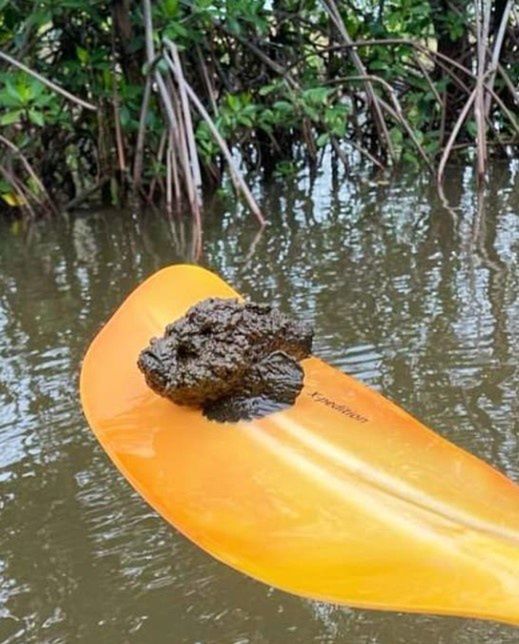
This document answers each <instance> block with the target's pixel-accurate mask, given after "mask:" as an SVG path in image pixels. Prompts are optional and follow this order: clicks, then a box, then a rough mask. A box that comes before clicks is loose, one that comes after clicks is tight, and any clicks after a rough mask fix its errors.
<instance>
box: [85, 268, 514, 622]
mask: <svg viewBox="0 0 519 644" xmlns="http://www.w3.org/2000/svg"><path fill="white" fill-rule="evenodd" d="M236 295H237V294H236V292H235V291H234V290H233V289H232V288H231V287H230V286H229V285H227V284H226V283H225V282H224V281H222V280H221V279H220V278H219V277H218V276H216V275H214V274H213V273H210V272H209V271H207V270H204V269H202V268H199V267H195V266H188V265H178V266H171V267H169V268H165V269H163V270H161V271H159V272H158V273H156V274H155V275H153V276H152V277H150V278H149V279H148V280H146V281H145V282H144V283H143V284H142V285H140V286H139V287H138V288H137V289H136V290H135V291H134V292H133V293H132V294H131V295H130V296H129V297H128V298H127V299H126V301H125V302H124V303H123V304H122V306H121V307H120V308H119V310H118V311H117V312H116V313H115V314H114V315H113V317H112V318H111V319H110V320H109V322H108V323H107V324H106V326H105V327H104V328H103V329H102V330H101V331H100V332H99V334H98V336H97V337H96V338H95V339H94V341H93V342H92V344H91V346H90V348H89V349H88V352H87V354H86V356H85V359H84V362H83V367H82V371H81V400H82V404H83V408H84V411H85V414H86V417H87V419H88V422H89V424H90V426H91V427H92V429H93V431H94V432H95V434H96V436H97V438H98V440H99V442H100V443H101V445H102V446H103V448H104V449H105V451H106V452H107V453H108V455H109V456H110V458H111V459H112V460H113V462H114V463H115V465H116V466H117V467H118V468H119V470H120V471H121V472H122V474H123V475H124V476H125V477H126V478H127V479H128V480H129V482H130V483H131V484H132V485H133V486H134V487H135V489H136V490H138V492H139V493H140V494H141V495H142V496H143V497H144V499H146V501H148V503H149V504H150V505H151V506H152V507H153V508H155V510H156V511H157V512H159V513H160V514H161V515H162V516H163V517H164V518H165V519H166V520H167V521H169V522H170V523H171V524H173V525H174V526H175V528H177V529H178V530H180V531H181V532H182V533H183V534H184V535H185V536H187V537H189V538H190V539H191V540H192V541H194V542H195V543H196V544H198V545H199V546H200V547H201V548H203V549H204V550H206V551H207V552H208V553H210V554H211V555H213V556H214V557H216V558H217V559H219V560H220V561H223V562H225V563H227V564H229V565H230V566H233V567H234V568H236V569H237V570H239V571H241V572H244V573H246V574H248V575H250V576H252V577H255V578H256V579H259V580H261V581H264V582H266V583H268V584H271V585H273V586H277V587H278V588H281V589H284V590H286V591H289V592H292V593H296V594H299V595H303V596H305V597H312V598H316V599H320V600H326V601H330V602H335V603H343V604H348V605H350V606H358V607H365V608H378V609H385V610H398V611H418V612H427V613H441V614H452V615H465V616H471V617H480V618H486V619H495V620H499V621H503V622H509V623H512V624H519V486H518V485H516V484H515V483H513V482H512V481H510V480H509V479H507V478H506V477H505V476H503V475H502V474H500V473H499V472H498V471H496V470H495V469H493V468H492V467H490V466H489V465H487V464H486V463H484V462H482V461H480V460H479V459H477V458H476V457H474V456H472V455H471V454H468V453H467V452H465V451H463V450H461V449H460V448H458V447H456V446H455V445H453V444H452V443H449V442H448V441H446V440H445V439H443V438H441V437H440V436H439V435H437V434H435V433H434V432H432V431H431V430H429V429H427V428H426V427H424V426H423V425H422V424H421V423H419V422H418V421H417V420H415V419H414V418H412V417H411V416H410V415H409V414H407V413H406V412H405V411H403V410H402V409H400V408H399V407H397V406H396V405H394V404H393V403H391V402H389V401H388V400H386V399H385V398H383V397H382V396H380V395H379V394H377V393H376V392H374V391H371V390H370V389H368V388H366V387H365V386H364V385H362V384H361V383H359V382H357V381H356V380H354V379H353V378H351V377H349V376H347V375H345V374H343V373H341V372H339V371H337V370H336V369H334V368H332V367H330V366H329V365H327V364H326V363H324V362H322V361H321V360H319V359H317V358H314V357H311V358H309V359H307V360H304V361H303V363H302V365H303V367H304V371H305V384H304V388H303V390H302V392H301V394H300V396H299V398H298V399H297V402H296V404H295V405H294V406H293V407H292V408H290V409H288V410H284V411H281V412H277V413H275V414H272V415H270V416H267V417H265V418H262V419H259V420H254V421H243V422H239V423H236V424H219V423H216V422H213V421H209V420H207V419H206V418H205V417H204V416H202V414H201V413H200V412H199V411H197V410H193V409H189V408H186V407H180V406H176V405H174V404H173V403H172V402H170V401H168V400H165V399H163V398H160V397H159V396H157V395H156V394H154V393H153V392H152V391H151V390H150V389H149V388H148V387H147V386H146V384H145V381H144V377H143V375H142V374H141V373H140V371H139V370H138V368H137V364H136V362H137V357H138V355H139V352H140V350H141V349H142V348H143V347H145V346H146V345H147V343H148V341H149V340H150V338H151V337H152V336H157V335H161V334H162V333H163V330H164V327H165V326H166V324H168V323H170V322H172V321H173V320H175V319H177V318H179V317H180V316H182V315H183V314H184V313H185V311H186V310H187V309H188V308H189V307H190V306H192V305H193V304H195V303H196V302H198V301H200V300H202V299H205V298H207V297H210V296H216V297H236Z"/></svg>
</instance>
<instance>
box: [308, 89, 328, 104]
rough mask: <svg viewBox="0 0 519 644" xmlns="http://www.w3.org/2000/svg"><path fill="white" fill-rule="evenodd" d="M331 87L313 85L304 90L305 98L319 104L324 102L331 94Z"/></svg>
mask: <svg viewBox="0 0 519 644" xmlns="http://www.w3.org/2000/svg"><path fill="white" fill-rule="evenodd" d="M330 92H331V89H330V88H329V87H311V88H310V89H305V90H304V92H303V99H304V100H305V101H307V102H309V103H313V104H319V103H324V101H326V99H327V98H328V96H329V95H330Z"/></svg>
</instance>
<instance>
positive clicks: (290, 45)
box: [0, 0, 519, 220]
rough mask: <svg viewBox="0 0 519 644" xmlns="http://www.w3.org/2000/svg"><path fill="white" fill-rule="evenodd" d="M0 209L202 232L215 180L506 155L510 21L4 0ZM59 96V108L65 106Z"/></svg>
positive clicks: (495, 14) (461, 6) (515, 55)
mask: <svg viewBox="0 0 519 644" xmlns="http://www.w3.org/2000/svg"><path fill="white" fill-rule="evenodd" d="M0 12H1V13H0V196H1V197H2V199H1V200H0V203H2V204H3V208H5V209H8V208H10V207H20V206H21V207H22V208H23V210H24V211H25V212H27V213H28V214H30V215H32V216H36V215H37V214H39V213H41V212H44V211H51V210H56V209H58V208H60V207H65V206H67V207H71V206H73V205H74V204H78V203H80V202H81V201H82V200H84V199H86V198H88V197H90V196H91V195H93V194H94V193H96V192H98V193H99V194H100V195H101V196H102V198H103V200H104V201H105V202H106V203H121V202H122V201H124V200H125V199H127V198H128V196H129V195H130V194H134V195H135V194H138V195H140V196H141V197H142V198H144V199H145V200H147V201H149V202H158V201H165V202H166V204H167V206H168V208H170V209H183V210H190V211H191V212H192V213H193V215H194V216H195V217H198V216H199V210H200V207H201V199H202V191H203V189H204V190H205V189H211V188H213V189H214V188H215V187H217V186H218V185H220V184H221V182H222V176H223V172H224V171H225V170H226V169H227V170H229V176H230V178H231V180H232V181H233V183H234V185H235V187H236V189H237V191H238V192H239V193H240V194H241V195H242V197H243V198H244V199H245V200H246V201H247V202H248V204H249V206H250V208H251V209H252V211H253V212H254V213H255V214H256V216H257V217H258V219H259V220H262V215H261V213H260V211H259V208H258V206H257V205H256V203H255V201H254V198H253V197H252V195H251V193H250V192H249V189H248V187H247V184H246V182H245V179H244V176H245V174H246V173H250V172H257V171H262V172H264V173H266V174H267V175H268V174H269V173H272V172H276V173H278V174H283V173H286V172H290V171H293V170H294V169H297V168H298V167H300V166H302V165H306V166H314V167H315V166H316V165H317V164H318V162H319V158H320V154H321V151H322V149H323V148H325V147H326V146H330V149H331V150H332V154H333V155H334V159H335V160H336V162H340V163H343V164H344V165H345V166H346V167H347V168H350V167H351V163H352V161H353V162H354V161H355V160H358V159H360V158H361V159H364V160H365V161H366V162H367V163H370V164H374V165H375V166H377V167H380V168H385V167H388V166H391V165H393V164H395V163H399V162H404V163H409V164H413V165H417V166H418V165H423V166H425V167H428V168H429V169H430V170H431V171H434V172H435V173H436V174H437V177H438V181H439V183H440V184H441V182H442V178H443V173H444V169H445V164H446V163H447V161H448V160H449V159H450V158H451V157H452V156H453V155H454V154H456V155H460V154H464V155H467V154H468V155H472V157H473V158H474V159H475V162H476V164H477V170H478V172H477V176H478V178H479V180H480V181H483V179H484V176H485V169H486V163H487V159H488V157H489V155H491V154H492V155H506V154H508V155H509V154H512V153H513V151H514V148H515V150H517V145H518V143H519V125H518V122H517V118H516V116H515V115H516V114H517V105H518V102H519V99H518V95H517V89H516V88H517V86H518V82H519V15H518V13H517V10H516V8H515V7H514V4H513V2H512V1H510V0H509V1H503V0H496V1H495V2H484V1H483V0H480V1H479V2H478V1H476V2H475V3H468V2H466V1H465V0H452V1H449V0H427V1H426V0H418V1H411V0H404V1H400V2H393V1H390V0H377V1H376V2H375V1H371V0H363V1H362V2H361V1H360V0H357V1H356V0H347V1H345V2H341V3H337V4H336V3H335V2H334V0H321V1H318V0H285V1H281V0H272V1H271V2H266V1H261V0H160V1H157V2H155V3H153V4H152V3H151V2H150V0H144V1H143V2H142V3H139V2H134V1H133V0H113V1H112V2H108V1H107V0H104V1H103V0H89V1H87V0H39V1H38V2H34V1H32V0H0ZM63 90H66V91H63Z"/></svg>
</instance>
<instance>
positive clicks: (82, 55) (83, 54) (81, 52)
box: [76, 45, 90, 65]
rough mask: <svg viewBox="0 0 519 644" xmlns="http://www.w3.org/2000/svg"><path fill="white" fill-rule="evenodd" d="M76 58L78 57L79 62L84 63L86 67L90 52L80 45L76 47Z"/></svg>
mask: <svg viewBox="0 0 519 644" xmlns="http://www.w3.org/2000/svg"><path fill="white" fill-rule="evenodd" d="M76 56H77V57H78V60H79V61H80V62H81V63H83V65H86V64H87V63H88V60H89V58H90V56H89V54H88V51H87V50H86V49H83V47H80V46H79V45H77V46H76Z"/></svg>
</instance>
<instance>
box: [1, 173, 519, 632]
mask: <svg viewBox="0 0 519 644" xmlns="http://www.w3.org/2000/svg"><path fill="white" fill-rule="evenodd" d="M429 183H430V182H429V181H428V180H425V179H422V180H419V179H417V178H416V177H408V178H402V177H400V178H399V177H395V178H394V179H393V180H392V181H391V182H389V184H387V185H380V184H376V183H375V182H372V181H370V180H368V179H358V180H356V181H354V182H347V181H345V182H344V181H342V182H338V181H337V178H336V177H333V175H332V173H330V172H328V171H327V170H326V168H325V170H324V172H323V174H322V175H321V176H319V177H318V178H317V180H316V181H315V182H313V183H312V182H311V181H310V180H309V179H308V178H305V177H303V178H299V179H297V180H295V179H294V180H289V179H286V180H283V181H282V182H280V183H279V184H278V185H275V186H270V187H261V186H259V187H258V188H257V194H258V197H259V199H260V201H261V203H262V206H263V208H264V210H265V212H266V213H267V215H268V217H269V219H270V221H271V225H270V226H269V228H268V229H267V230H265V231H264V233H263V234H262V235H261V236H258V235H257V228H256V227H255V224H254V222H253V221H252V219H251V218H250V217H249V216H248V215H247V214H246V213H245V212H242V211H241V210H239V209H237V208H236V207H225V204H219V205H215V207H214V211H213V215H212V216H211V217H209V216H208V217H207V220H206V225H205V231H204V244H203V255H202V257H201V258H200V261H201V262H202V263H203V264H204V265H206V266H208V267H210V268H213V269H215V270H217V271H219V272H220V273H221V274H222V275H223V276H224V277H225V278H227V279H228V280H229V281H230V282H232V283H233V284H234V285H235V286H236V287H237V288H238V289H240V290H241V291H242V292H245V293H248V294H250V295H252V296H254V297H255V298H259V299H270V298H272V299H273V300H274V301H275V302H276V303H277V304H278V305H279V306H280V307H281V308H282V309H283V310H285V311H287V312H296V313H298V314H299V315H301V314H303V315H304V316H306V317H307V318H308V319H311V320H312V321H313V322H314V324H315V327H316V338H317V341H316V352H317V353H318V354H319V355H321V356H323V357H325V358H326V359H328V360H329V361H330V362H332V363H334V364H335V365H336V366H338V367H340V368H341V369H344V370H346V371H348V372H350V373H351V374H353V375H355V376H357V377H358V378H360V379H361V380H363V381H364V382H366V383H368V384H369V385H371V386H372V387H375V388H377V389H379V390H381V391H383V392H384V393H385V394H386V395H387V396H389V397H390V398H392V399H394V400H396V401H398V402H399V403H400V404H401V405H402V406H404V407H405V408H406V409H408V410H409V411H411V412H412V413H413V414H415V415H416V416H418V417H420V418H421V419H422V420H424V421H425V422H426V423H427V424H428V425H430V426H432V427H434V428H435V429H436V430H437V431H438V432H440V433H441V434H443V435H445V436H447V437H449V438H450V439H452V440H453V441H455V442H457V443H458V444H459V445H461V446H463V447H464V448H466V449H468V450H470V451H472V452H474V453H475V454H477V455H479V456H481V457H483V458H484V459H486V460H488V461H490V462H491V463H493V464H494V465H495V466H496V467H498V468H500V469H501V470H502V471H504V472H505V473H506V474H507V475H508V476H510V477H511V478H513V479H515V480H517V481H519V427H518V416H519V414H518V397H517V392H518V384H519V368H518V359H517V354H518V349H519V260H518V257H519V164H517V163H515V164H512V165H511V166H509V167H508V168H495V169H494V172H493V175H492V178H491V182H490V189H489V191H488V194H487V197H486V199H485V201H484V202H481V203H480V204H479V206H478V204H477V201H476V198H475V195H474V194H473V192H472V190H471V188H470V186H471V172H470V170H464V169H459V170H452V172H451V177H450V184H449V186H448V189H447V191H446V192H447V197H448V198H449V200H450V202H451V203H452V205H453V206H454V208H453V209H451V210H448V209H446V208H445V207H444V206H443V205H442V203H441V202H440V201H439V199H438V198H437V197H436V196H435V193H434V190H433V189H432V188H431V187H430V186H429ZM190 248H191V241H190V231H189V230H188V228H187V227H186V228H182V227H181V226H178V225H176V224H170V223H168V222H167V221H166V220H165V219H163V218H161V217H159V216H157V215H152V214H148V215H146V216H135V215H134V216H132V215H131V214H130V213H118V212H94V213H90V214H82V215H76V216H74V217H69V218H63V219H61V220H58V221H54V222H47V223H45V222H43V223H41V224H38V225H37V226H35V227H32V228H31V229H30V230H23V229H22V228H21V227H20V226H18V225H16V224H15V225H10V224H7V223H5V222H4V223H0V365H1V370H0V517H1V531H0V642H16V643H22V642H23V643H24V644H25V643H27V642H38V643H40V642H45V643H47V642H48V643H51V642H52V643H58V642H76V641H79V642H95V643H105V642H107V643H111V642H114V643H119V642H132V643H133V642H146V643H150V644H151V643H153V644H155V643H162V642H172V643H175V644H176V643H178V642H189V643H195V642H203V643H204V644H206V643H207V644H208V643H212V642H214V643H222V642H229V643H233V644H238V643H240V644H245V643H247V642H250V643H256V644H260V643H262V644H263V643H266V642H273V643H277V642H301V643H311V642H345V643H353V644H368V643H369V644H396V643H401V642H404V643H407V642H409V643H420V644H437V643H442V644H451V643H452V644H455V643H456V644H465V643H471V644H472V643H474V644H476V643H478V644H479V643H492V644H496V643H499V644H501V643H510V644H511V643H515V644H516V643H517V642H519V630H518V629H513V628H512V627H508V626H503V625H499V624H493V623H485V622H481V621H477V620H466V619H455V618H441V617H432V616H420V615H403V614H390V613H377V612H371V611H360V610H355V611H352V610H349V609H347V608H340V607H335V606H330V605H325V604H319V603H314V602H310V601H306V600H303V599H299V598H297V597H292V596H290V595H287V594H285V593H282V592H279V591H276V590H273V589H271V588H268V587H267V586H264V585H262V584H260V583H257V582H255V581H252V580H250V579H248V578H246V577H245V576H243V575H241V574H238V573H236V572H234V571H233V570H231V569H229V568H227V567H225V566H223V565H221V564H219V563H217V562H216V561H214V560H212V559H211V558H210V557H209V556H207V555H205V554H204V553H203V552H201V551H200V550H198V549H197V548H196V547H195V546H193V545H191V544H190V543H189V542H188V541H186V540H185V539H184V538H182V537H181V536H179V535H178V534H177V533H176V532H175V531H174V530H173V529H171V528H170V527H169V526H168V525H166V524H165V523H164V522H163V521H162V520H161V519H160V518H158V517H157V516H156V515H155V514H154V513H153V512H152V511H151V510H150V509H149V507H148V506H147V505H146V504H145V503H144V502H143V501H141V499H140V498H139V497H138V496H137V495H136V494H135V493H134V492H133V491H132V490H131V489H130V487H129V485H127V484H126V483H125V481H124V480H122V478H121V477H120V476H119V475H118V473H117V471H116V470H115V468H114V467H113V466H112V465H111V464H110V463H109V462H108V460H107V458H106V457H105V455H104V453H103V452H102V451H101V449H100V448H99V447H98V445H97V444H96V441H95V440H94V438H93V436H92V434H91V433H90V431H89V429H88V427H87V426H86V423H85V420H84V419H83V416H82V414H81V410H80V407H79V402H78V395H77V376H78V369H79V363H80V360H81V357H82V354H83V352H84V350H85V348H86V346H87V343H88V342H89V339H90V338H92V336H93V334H94V333H95V332H96V330H97V329H98V328H99V326H100V324H101V323H102V322H103V321H104V320H105V319H106V318H107V316H108V315H109V314H110V312H111V311H112V310H113V309H114V307H115V306H116V305H117V304H118V303H119V302H120V301H121V299H122V298H123V296H124V295H125V294H126V293H128V292H129V291H130V290H131V289H132V288H133V287H134V286H135V285H136V284H137V283H138V282H139V281H140V280H142V279H143V278H144V277H145V276H146V275H148V274H149V273H151V272H152V271H154V270H156V269H158V268H159V267H161V266H164V265H166V264H168V263H172V262H176V261H179V260H182V261H185V260H189V259H190V258H191V250H190ZM287 547H290V544H287Z"/></svg>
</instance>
